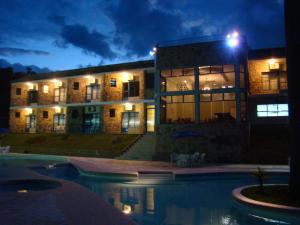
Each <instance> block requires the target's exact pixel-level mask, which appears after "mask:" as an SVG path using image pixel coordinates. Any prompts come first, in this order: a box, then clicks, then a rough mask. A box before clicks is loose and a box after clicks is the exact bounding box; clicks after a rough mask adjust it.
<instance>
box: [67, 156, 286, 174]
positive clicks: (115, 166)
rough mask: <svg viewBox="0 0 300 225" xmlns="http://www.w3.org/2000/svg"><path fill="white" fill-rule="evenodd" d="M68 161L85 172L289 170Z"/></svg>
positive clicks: (112, 160)
mask: <svg viewBox="0 0 300 225" xmlns="http://www.w3.org/2000/svg"><path fill="white" fill-rule="evenodd" d="M69 161H70V162H71V163H72V164H73V165H74V166H76V167H77V168H79V169H81V170H83V171H85V172H94V173H112V174H123V175H137V174H138V172H172V173H174V174H175V175H184V174H203V173H220V172H253V171H256V170H257V167H261V168H262V169H264V170H265V171H266V172H289V168H288V166H283V165H246V164H233V165H212V164H205V165H203V166H202V167H195V168H180V167H175V166H172V165H171V164H170V163H167V162H155V161H154V162H151V161H133V160H117V159H101V158H83V157H69Z"/></svg>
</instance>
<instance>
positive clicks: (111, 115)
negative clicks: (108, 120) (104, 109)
mask: <svg viewBox="0 0 300 225" xmlns="http://www.w3.org/2000/svg"><path fill="white" fill-rule="evenodd" d="M115 116H116V109H109V117H115Z"/></svg>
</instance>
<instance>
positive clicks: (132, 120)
mask: <svg viewBox="0 0 300 225" xmlns="http://www.w3.org/2000/svg"><path fill="white" fill-rule="evenodd" d="M139 125H140V121H139V113H138V112H123V113H122V132H125V133H127V132H128V129H130V128H138V127H139Z"/></svg>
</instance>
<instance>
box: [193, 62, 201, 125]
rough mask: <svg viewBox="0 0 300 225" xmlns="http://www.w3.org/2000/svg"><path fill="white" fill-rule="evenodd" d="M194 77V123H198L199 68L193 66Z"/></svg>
mask: <svg viewBox="0 0 300 225" xmlns="http://www.w3.org/2000/svg"><path fill="white" fill-rule="evenodd" d="M194 77H195V85H194V87H195V91H194V95H195V123H196V124H199V123H200V102H199V100H200V98H199V67H198V66H194Z"/></svg>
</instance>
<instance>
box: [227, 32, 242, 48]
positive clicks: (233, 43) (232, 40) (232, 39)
mask: <svg viewBox="0 0 300 225" xmlns="http://www.w3.org/2000/svg"><path fill="white" fill-rule="evenodd" d="M239 36H240V34H239V33H238V32H237V31H234V32H233V33H231V34H227V35H226V43H227V45H228V46H229V47H231V48H235V47H237V46H238V45H239V43H240V40H239Z"/></svg>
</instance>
